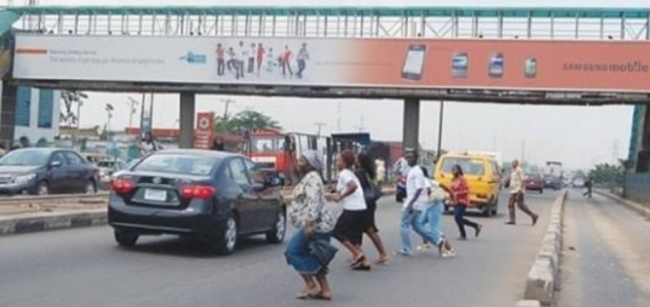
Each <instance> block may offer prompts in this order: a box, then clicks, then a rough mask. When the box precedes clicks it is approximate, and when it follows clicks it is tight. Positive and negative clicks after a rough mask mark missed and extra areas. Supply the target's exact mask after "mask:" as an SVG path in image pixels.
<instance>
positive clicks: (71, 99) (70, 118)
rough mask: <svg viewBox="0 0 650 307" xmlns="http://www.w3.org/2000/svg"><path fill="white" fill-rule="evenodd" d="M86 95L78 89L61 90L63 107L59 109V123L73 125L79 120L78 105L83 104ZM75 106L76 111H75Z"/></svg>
mask: <svg viewBox="0 0 650 307" xmlns="http://www.w3.org/2000/svg"><path fill="white" fill-rule="evenodd" d="M87 98H88V95H86V93H83V92H80V91H63V92H61V99H63V109H62V110H61V119H60V121H61V123H62V124H64V125H66V126H68V127H74V126H76V124H77V122H78V121H79V116H80V114H78V113H79V106H81V105H82V104H83V100H84V99H87ZM75 106H76V107H77V111H76V113H75V110H74V108H75Z"/></svg>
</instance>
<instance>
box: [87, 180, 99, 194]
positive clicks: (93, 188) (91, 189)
mask: <svg viewBox="0 0 650 307" xmlns="http://www.w3.org/2000/svg"><path fill="white" fill-rule="evenodd" d="M85 191H86V194H89V195H90V194H97V185H96V184H95V182H94V181H92V180H88V182H87V183H86V189H85Z"/></svg>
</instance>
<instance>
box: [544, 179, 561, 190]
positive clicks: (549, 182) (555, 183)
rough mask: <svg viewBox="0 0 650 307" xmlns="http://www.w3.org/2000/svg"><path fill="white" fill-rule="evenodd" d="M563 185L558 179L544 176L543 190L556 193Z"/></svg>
mask: <svg viewBox="0 0 650 307" xmlns="http://www.w3.org/2000/svg"><path fill="white" fill-rule="evenodd" d="M563 185H564V182H563V181H562V179H560V178H557V177H554V176H549V175H546V176H544V188H546V189H553V190H556V191H557V190H559V189H561V188H562V186H563Z"/></svg>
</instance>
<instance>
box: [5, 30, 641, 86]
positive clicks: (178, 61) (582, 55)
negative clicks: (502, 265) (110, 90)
mask: <svg viewBox="0 0 650 307" xmlns="http://www.w3.org/2000/svg"><path fill="white" fill-rule="evenodd" d="M15 50H16V54H15V64H14V70H13V75H14V78H16V79H32V80H72V81H107V82H140V83H146V82H159V83H177V84H202V85H203V84H229V85H270V86H274V85H280V86H312V87H313V86H322V87H334V86H340V87H364V88H367V87H369V88H409V89H410V88H413V89H422V88H424V89H429V88H430V89H499V90H557V91H598V92H650V42H646V41H559V40H488V39H436V40H432V39H356V38H332V39H330V38H265V37H258V38H253V37H246V38H244V37H207V36H201V37H196V36H194V37H155V36H152V37H149V36H108V37H96V36H74V35H70V36H56V35H30V34H17V35H16V46H15Z"/></svg>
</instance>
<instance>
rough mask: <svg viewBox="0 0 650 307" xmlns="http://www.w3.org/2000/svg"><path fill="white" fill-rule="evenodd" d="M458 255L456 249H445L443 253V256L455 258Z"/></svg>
mask: <svg viewBox="0 0 650 307" xmlns="http://www.w3.org/2000/svg"><path fill="white" fill-rule="evenodd" d="M456 255H457V253H456V251H455V250H453V249H452V250H448V251H444V252H443V253H442V258H454V257H456Z"/></svg>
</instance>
